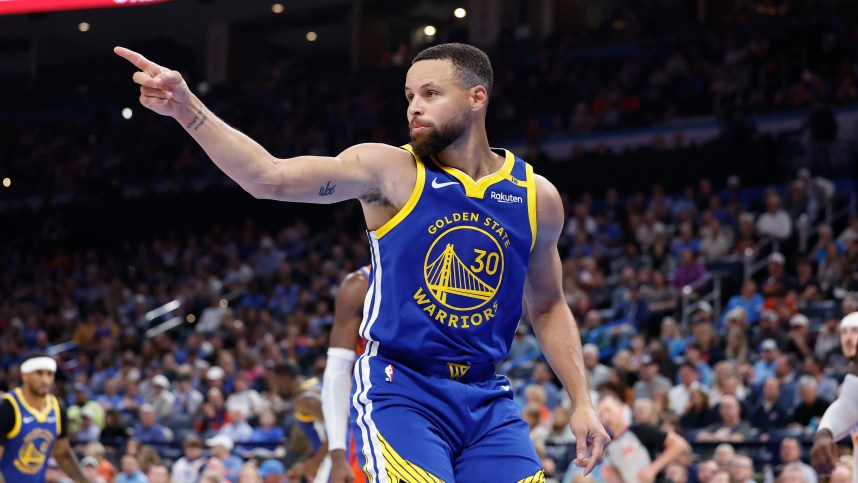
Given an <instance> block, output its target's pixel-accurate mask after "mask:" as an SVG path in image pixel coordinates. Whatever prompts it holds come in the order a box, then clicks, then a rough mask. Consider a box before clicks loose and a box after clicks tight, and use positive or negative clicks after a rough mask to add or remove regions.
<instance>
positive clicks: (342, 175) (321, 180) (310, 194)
mask: <svg viewBox="0 0 858 483" xmlns="http://www.w3.org/2000/svg"><path fill="white" fill-rule="evenodd" d="M114 52H115V53H116V54H117V55H119V56H120V57H122V58H124V59H126V60H128V61H129V62H131V63H132V64H134V65H135V66H136V67H137V68H138V69H140V71H138V72H136V73H134V76H133V80H134V82H135V83H137V84H139V85H140V103H141V104H143V106H145V107H147V108H148V109H151V110H152V111H154V112H156V113H158V114H161V115H163V116H170V117H172V118H174V119H175V120H176V121H178V122H179V124H181V125H182V127H184V129H185V130H186V131H187V132H188V133H189V134H190V135H191V137H193V138H194V140H196V141H197V143H199V145H200V146H201V147H202V148H203V149H204V150H205V152H206V154H208V155H209V157H210V158H211V159H212V161H214V163H215V164H216V165H217V166H218V167H219V168H220V169H221V170H222V171H223V172H224V173H226V175H227V176H229V177H230V178H232V179H233V180H235V182H236V183H238V184H239V185H240V186H241V187H242V188H244V189H245V190H246V191H247V192H248V193H250V194H251V195H253V196H254V197H256V198H265V199H273V200H281V201H299V202H306V203H336V202H339V201H345V200H349V199H355V198H357V199H362V200H375V199H378V198H379V197H380V196H381V197H384V195H385V193H384V192H383V186H382V175H383V173H384V172H385V171H384V170H385V169H387V170H389V169H390V161H391V158H394V159H401V160H403V161H407V162H408V164H411V156H410V155H409V154H408V153H406V152H404V151H402V150H400V149H397V148H394V147H392V146H386V145H382V144H363V145H357V146H354V147H352V148H349V149H347V150H345V151H343V152H342V153H340V154H339V155H338V156H336V157H326V156H298V157H295V158H291V159H277V158H275V157H274V156H272V155H271V153H269V152H268V151H266V150H265V148H263V147H262V146H260V145H259V144H258V143H256V142H255V141H253V140H252V139H250V138H249V137H248V136H246V135H244V134H242V133H241V132H239V131H238V130H236V129H233V128H232V127H230V126H229V125H227V124H226V123H225V122H224V121H222V120H221V119H219V118H218V117H217V116H215V115H214V113H212V112H211V111H209V110H208V108H206V106H205V105H204V104H203V103H202V101H200V99H198V98H197V97H196V96H195V95H194V94H193V93H192V92H191V91H190V89H189V88H188V85H187V84H186V83H185V80H184V79H183V78H182V76H181V75H180V74H179V73H178V72H177V71H174V70H171V69H168V68H165V67H162V66H160V65H158V64H156V63H154V62H152V61H150V60H148V59H146V58H145V57H143V56H142V55H140V54H138V53H137V52H134V51H131V50H128V49H125V48H123V47H116V48H115V49H114ZM385 165H386V166H385ZM379 190H381V192H379Z"/></svg>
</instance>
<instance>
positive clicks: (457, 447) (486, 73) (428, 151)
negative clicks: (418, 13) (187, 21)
mask: <svg viewBox="0 0 858 483" xmlns="http://www.w3.org/2000/svg"><path fill="white" fill-rule="evenodd" d="M115 52H116V53H117V54H118V55H120V56H121V57H123V58H125V59H126V60H128V61H130V62H131V63H133V64H134V65H135V66H137V67H138V68H139V69H140V71H139V72H137V73H135V74H134V76H133V80H134V81H135V82H136V83H137V84H139V85H140V94H141V95H140V101H141V103H142V104H143V105H144V106H145V107H147V108H149V109H151V110H152V111H154V112H156V113H158V114H161V115H165V116H170V117H173V118H174V119H176V120H177V121H178V122H179V123H180V125H181V126H182V127H183V128H184V129H185V130H186V131H187V132H188V133H189V134H190V135H191V136H192V137H193V138H194V139H195V140H196V141H197V142H198V143H199V144H200V145H201V146H202V147H203V149H204V150H205V151H206V153H207V154H208V155H209V157H211V159H212V160H213V161H214V162H215V164H216V165H217V166H218V167H219V168H221V169H222V170H223V171H224V172H225V173H226V174H227V175H228V176H230V177H231V178H232V179H233V180H234V181H236V182H237V183H238V184H239V185H240V186H241V187H243V188H244V189H245V190H247V191H248V192H249V193H250V194H252V195H253V196H255V197H257V198H265V199H275V200H281V201H296V202H313V203H335V202H339V201H345V200H348V199H358V200H360V202H361V206H362V208H363V214H364V218H365V221H366V223H367V228H368V229H369V233H368V236H369V240H370V244H371V253H372V260H373V263H372V273H371V276H370V287H369V290H368V292H367V298H366V300H365V307H366V311H365V312H364V319H363V321H362V323H361V329H360V335H361V336H362V337H364V338H365V339H367V349H366V352H365V353H364V354H363V355H362V356H361V357H359V358H358V361H357V363H356V364H355V370H354V379H353V381H354V386H353V396H352V405H353V409H352V413H351V422H352V427H353V429H354V430H355V432H356V434H359V438H357V439H358V445H359V451H358V457H359V458H360V459H361V463H362V469H363V470H364V472H365V473H366V474H367V475H368V479H371V480H372V481H378V482H381V483H385V482H387V481H393V482H399V481H414V480H417V481H493V482H505V481H511V482H519V481H524V482H539V481H544V475H543V471H542V468H541V462H540V460H539V458H538V457H537V455H536V452H535V450H534V448H533V445H532V443H531V441H530V437H529V431H528V426H527V424H526V423H525V422H524V421H523V420H522V419H521V416H520V414H519V411H518V408H517V407H516V406H515V404H514V403H513V401H512V394H511V391H510V387H509V381H508V380H506V378H504V377H502V376H497V375H495V373H494V364H495V363H496V362H497V361H499V360H501V359H503V358H504V357H506V355H507V354H508V352H509V346H510V343H511V342H512V338H513V334H514V332H515V329H516V326H517V324H518V321H519V319H520V316H521V311H522V304H521V300H522V298H524V299H525V300H526V302H527V303H526V305H527V307H528V310H529V312H530V319H531V321H532V325H533V327H534V330H535V331H536V334H537V337H538V339H539V342H540V344H541V348H542V350H543V352H544V354H545V356H546V358H547V359H548V361H549V363H550V364H551V366H552V368H553V369H554V372H555V373H556V374H557V376H558V378H559V379H560V381H561V382H562V383H563V386H564V388H565V389H566V391H567V393H568V395H569V397H570V398H571V400H572V404H573V413H572V417H571V418H570V426H571V428H572V431H573V433H574V434H575V436H576V439H577V441H578V447H577V448H576V455H577V457H576V458H575V460H574V462H575V464H577V465H580V466H583V467H585V473H589V472H590V471H591V470H592V469H593V467H594V466H595V465H596V464H597V463H598V462H599V461H600V460H601V458H602V454H603V451H604V447H605V445H606V444H607V443H608V441H610V438H609V437H608V434H607V432H606V431H605V429H604V427H603V426H602V425H601V423H600V422H599V420H598V418H597V417H596V413H595V410H594V409H593V405H592V401H591V400H590V393H589V389H588V388H587V382H586V376H585V371H584V364H583V360H582V359H583V358H582V354H581V343H580V338H579V334H578V330H577V327H576V324H575V321H574V319H573V317H572V313H571V312H570V310H569V307H568V306H567V304H566V301H565V298H564V296H563V290H562V286H561V264H560V257H559V254H558V251H557V242H558V240H559V236H560V233H561V231H562V228H563V224H564V222H565V218H564V213H563V204H562V201H561V198H560V194H559V193H558V192H557V190H556V188H555V187H554V186H553V185H552V184H551V183H550V182H548V181H547V180H546V179H545V178H542V177H540V176H536V175H535V174H534V173H533V169H532V168H531V167H530V166H529V165H527V164H526V163H525V162H524V161H522V160H521V159H519V158H516V157H515V156H514V155H513V154H512V153H510V152H509V151H506V150H501V149H492V148H491V147H490V145H489V142H488V135H487V133H486V128H485V122H486V111H487V108H488V104H489V95H490V92H491V88H492V77H493V74H492V68H491V63H490V62H489V59H488V57H487V56H486V54H485V53H483V52H482V51H481V50H479V49H477V48H475V47H472V46H469V45H463V44H443V45H438V46H434V47H430V48H429V49H426V50H424V51H423V52H421V53H419V54H418V55H417V57H416V58H415V59H414V61H413V62H412V65H411V68H410V69H409V71H408V74H407V75H406V79H405V86H404V87H405V89H404V91H405V92H404V93H405V97H406V100H407V102H408V108H407V112H406V116H407V119H408V126H409V130H410V135H411V141H412V143H411V145H410V146H404V147H403V148H397V147H394V146H388V145H384V144H360V145H356V146H353V147H351V148H348V149H346V150H345V151H343V152H342V153H340V154H339V155H338V156H336V157H324V156H299V157H295V158H290V159H277V158H275V157H274V156H272V155H271V154H270V153H268V152H267V151H266V150H265V149H264V148H262V147H261V146H260V145H259V144H257V143H255V142H254V141H253V140H251V139H250V138H249V137H247V136H245V135H244V134H241V133H240V132H239V131H237V130H235V129H233V128H231V127H229V126H228V125H227V124H226V123H224V122H223V121H222V120H220V119H218V118H217V117H216V116H215V115H214V114H213V113H212V112H211V111H209V110H208V108H207V107H206V106H205V105H203V103H202V102H201V101H200V100H199V99H198V98H197V97H196V96H194V95H193V93H191V91H190V89H189V88H188V86H187V84H186V83H185V81H184V80H183V79H182V77H181V75H180V74H179V73H178V72H176V71H173V70H170V69H166V68H164V67H161V66H159V65H157V64H155V63H153V62H151V61H149V60H147V59H146V58H144V57H143V56H141V55H140V54H138V53H136V52H132V51H130V50H127V49H124V48H121V47H117V48H116V49H115ZM588 450H590V451H591V452H592V453H591V454H592V456H590V455H588V454H587V453H588Z"/></svg>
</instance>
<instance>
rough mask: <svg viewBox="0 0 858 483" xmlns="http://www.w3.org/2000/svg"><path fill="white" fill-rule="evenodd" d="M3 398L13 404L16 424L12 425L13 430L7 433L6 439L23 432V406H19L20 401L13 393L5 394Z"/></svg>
mask: <svg viewBox="0 0 858 483" xmlns="http://www.w3.org/2000/svg"><path fill="white" fill-rule="evenodd" d="M3 399H6V400H7V401H9V403H11V404H12V411H13V412H14V413H15V424H14V425H12V430H11V431H9V432H8V433H6V439H12V438H14V437H15V436H18V433H20V432H21V408H19V407H18V401H16V400H15V398H14V397H12V395H11V394H4V395H3Z"/></svg>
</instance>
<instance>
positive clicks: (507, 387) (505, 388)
mask: <svg viewBox="0 0 858 483" xmlns="http://www.w3.org/2000/svg"><path fill="white" fill-rule="evenodd" d="M501 389H503V390H504V391H509V386H501Z"/></svg>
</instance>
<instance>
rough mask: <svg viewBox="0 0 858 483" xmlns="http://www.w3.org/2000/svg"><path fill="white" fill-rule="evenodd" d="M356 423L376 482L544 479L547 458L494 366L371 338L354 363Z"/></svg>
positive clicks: (364, 460) (530, 482)
mask: <svg viewBox="0 0 858 483" xmlns="http://www.w3.org/2000/svg"><path fill="white" fill-rule="evenodd" d="M354 376H355V377H354V381H353V382H354V383H353V384H352V409H351V425H352V429H353V430H354V433H355V440H356V443H357V447H358V452H357V453H358V458H359V462H360V466H361V468H362V469H363V471H364V473H366V475H367V481H372V482H373V483H376V482H377V483H386V482H390V483H404V482H408V483H438V482H447V483H452V482H467V483H480V482H486V483H489V482H491V483H507V482H508V483H516V482H526V483H539V482H543V481H544V480H545V477H544V474H543V471H542V463H541V462H540V460H539V457H538V456H537V455H536V451H535V450H534V448H533V443H532V442H531V440H530V430H529V428H528V425H527V423H525V422H524V420H523V419H522V418H521V416H520V414H519V409H518V407H517V406H516V405H515V403H514V402H513V392H512V389H511V388H510V383H509V380H508V379H507V378H505V377H503V376H499V375H496V374H495V372H494V366H493V365H492V364H485V365H481V366H479V367H478V366H463V365H459V364H449V363H446V362H444V361H427V360H421V359H419V358H417V357H414V356H413V355H409V354H396V353H394V352H392V351H389V350H384V349H380V347H379V345H378V343H377V342H370V343H369V345H368V346H367V350H366V352H365V353H364V354H363V355H362V356H360V357H359V358H358V359H357V361H356V362H355V372H354Z"/></svg>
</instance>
